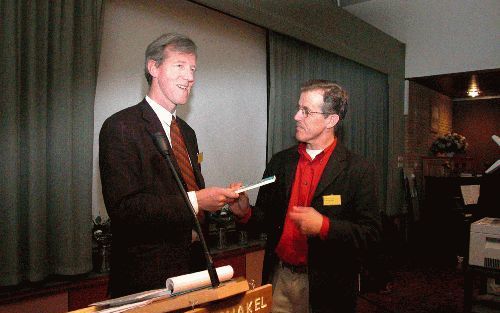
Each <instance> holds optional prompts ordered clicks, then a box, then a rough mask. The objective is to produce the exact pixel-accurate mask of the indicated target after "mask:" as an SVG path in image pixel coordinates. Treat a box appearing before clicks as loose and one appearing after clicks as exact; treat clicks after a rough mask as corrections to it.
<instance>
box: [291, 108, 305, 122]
mask: <svg viewBox="0 0 500 313" xmlns="http://www.w3.org/2000/svg"><path fill="white" fill-rule="evenodd" d="M303 118H304V114H302V111H301V110H297V112H296V113H295V115H294V117H293V119H294V120H296V121H300V120H302V119H303Z"/></svg>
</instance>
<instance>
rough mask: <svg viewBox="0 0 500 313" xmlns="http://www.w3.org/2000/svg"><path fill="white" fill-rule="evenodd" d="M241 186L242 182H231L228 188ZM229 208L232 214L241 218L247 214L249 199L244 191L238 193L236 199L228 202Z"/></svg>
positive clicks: (235, 188)
mask: <svg viewBox="0 0 500 313" xmlns="http://www.w3.org/2000/svg"><path fill="white" fill-rule="evenodd" d="M242 186H243V184H242V183H231V184H230V185H229V188H231V189H233V190H238V189H240V188H241V187H242ZM229 208H230V209H231V212H233V214H234V215H236V216H237V217H239V218H241V217H243V216H245V215H247V214H248V211H249V210H250V201H249V199H248V195H247V193H246V192H242V193H240V194H239V197H238V200H237V201H234V202H232V203H230V205H229Z"/></svg>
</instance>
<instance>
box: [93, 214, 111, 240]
mask: <svg viewBox="0 0 500 313" xmlns="http://www.w3.org/2000/svg"><path fill="white" fill-rule="evenodd" d="M92 222H93V224H94V225H93V227H92V238H93V239H94V240H95V241H96V242H97V243H98V244H100V245H103V244H110V243H111V221H110V219H109V218H108V219H105V220H104V219H102V218H101V217H100V216H97V217H96V218H95V219H93V220H92Z"/></svg>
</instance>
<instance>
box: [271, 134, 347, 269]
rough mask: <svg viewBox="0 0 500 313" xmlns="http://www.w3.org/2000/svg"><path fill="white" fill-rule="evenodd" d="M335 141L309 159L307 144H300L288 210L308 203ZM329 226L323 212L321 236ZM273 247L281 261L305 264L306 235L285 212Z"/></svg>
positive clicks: (322, 236) (309, 204) (326, 231)
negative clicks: (279, 234)
mask: <svg viewBox="0 0 500 313" xmlns="http://www.w3.org/2000/svg"><path fill="white" fill-rule="evenodd" d="M336 145H337V139H335V140H334V141H333V143H332V144H331V145H330V146H328V147H327V148H326V149H325V150H323V151H322V152H321V153H319V154H318V155H317V156H316V157H315V158H314V160H312V159H311V157H310V156H309V154H308V153H307V152H306V145H305V144H304V143H301V144H300V145H299V148H298V152H299V154H300V157H299V163H298V165H297V170H296V172H295V180H294V182H293V186H292V194H291V196H290V202H289V203H288V211H290V209H291V208H292V207H294V206H305V207H308V206H311V200H312V197H313V195H314V191H315V190H316V187H317V186H318V183H319V180H320V178H321V175H322V174H323V170H324V169H325V166H326V164H327V163H328V160H329V159H330V156H331V155H332V152H333V150H334V149H335V146H336ZM328 228H329V219H328V218H327V217H325V216H323V225H322V227H321V233H320V237H321V238H324V237H326V236H325V235H326V233H328ZM275 251H276V254H277V255H278V256H279V258H280V259H281V260H282V261H283V262H286V263H290V264H294V265H306V264H307V237H306V236H305V235H302V234H301V233H300V231H299V230H298V228H297V227H296V226H295V223H294V222H293V221H292V220H291V219H290V218H289V217H288V214H287V215H286V217H285V226H284V227H283V233H282V234H281V239H280V241H279V243H278V246H277V247H276V250H275Z"/></svg>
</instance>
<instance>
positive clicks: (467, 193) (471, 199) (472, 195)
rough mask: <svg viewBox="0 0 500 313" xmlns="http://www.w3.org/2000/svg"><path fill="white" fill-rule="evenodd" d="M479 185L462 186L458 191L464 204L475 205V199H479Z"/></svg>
mask: <svg viewBox="0 0 500 313" xmlns="http://www.w3.org/2000/svg"><path fill="white" fill-rule="evenodd" d="M479 187H480V186H479V185H462V186H460V190H461V191H462V198H463V199H464V204H465V205H469V204H477V199H479Z"/></svg>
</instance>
